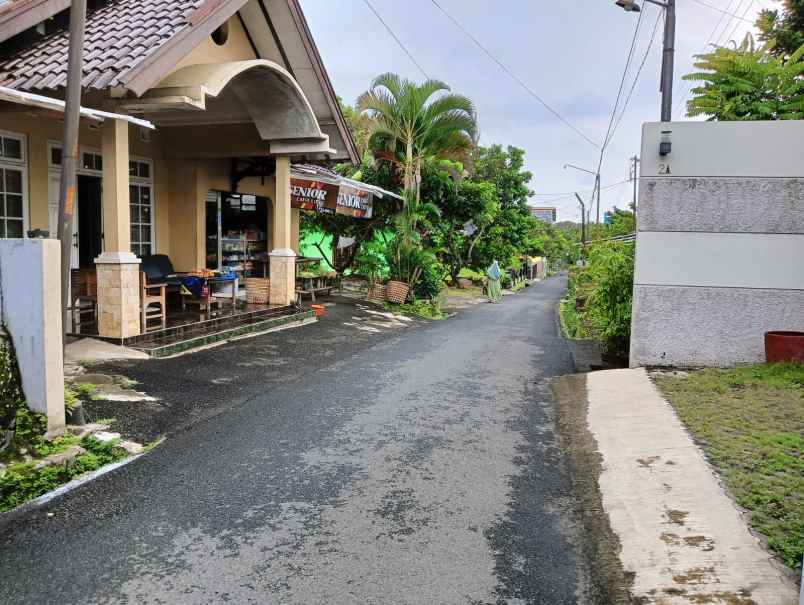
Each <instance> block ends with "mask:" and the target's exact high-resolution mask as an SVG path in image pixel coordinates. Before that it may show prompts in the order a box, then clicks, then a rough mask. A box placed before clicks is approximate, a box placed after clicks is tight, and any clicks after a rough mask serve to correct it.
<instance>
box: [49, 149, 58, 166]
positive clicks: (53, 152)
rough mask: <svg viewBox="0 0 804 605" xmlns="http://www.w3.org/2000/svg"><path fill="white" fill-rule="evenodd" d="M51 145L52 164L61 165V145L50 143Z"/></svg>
mask: <svg viewBox="0 0 804 605" xmlns="http://www.w3.org/2000/svg"><path fill="white" fill-rule="evenodd" d="M49 147H50V165H51V166H61V147H60V146H58V145H53V144H51V145H49Z"/></svg>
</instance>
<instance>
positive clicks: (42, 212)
mask: <svg viewBox="0 0 804 605" xmlns="http://www.w3.org/2000/svg"><path fill="white" fill-rule="evenodd" d="M61 129H62V123H61V120H60V119H59V118H58V117H56V116H55V115H54V114H51V113H50V112H39V111H35V110H34V111H31V112H16V111H15V112H14V113H0V130H5V131H9V132H13V133H17V134H22V135H25V136H26V139H27V143H26V153H27V171H28V182H27V187H28V219H29V220H28V227H27V228H28V229H37V228H38V229H48V180H49V174H50V171H49V169H48V141H55V142H60V140H61V136H62V131H61ZM171 132H172V129H169V128H165V129H162V130H159V129H158V130H156V131H151V132H150V140H149V141H143V140H142V139H141V137H140V132H139V129H138V128H136V127H131V128H130V130H129V142H130V153H131V156H132V157H140V158H146V159H149V160H152V167H153V196H154V229H155V243H156V248H155V250H156V251H157V252H159V253H163V254H168V255H169V256H170V257H171V259H172V261H173V264H174V267H175V268H176V270H178V271H189V270H193V269H197V268H200V267H204V266H205V265H206V262H205V260H206V259H205V256H206V222H205V221H206V205H205V199H206V194H207V191H209V190H210V189H218V190H222V191H229V190H230V189H231V184H230V180H229V171H230V162H229V160H227V159H197V160H192V159H188V160H185V159H176V158H174V157H167V153H166V146H167V144H168V141H169V139H170V138H171ZM101 138H102V137H101V130H100V129H99V128H96V127H94V126H90V124H89V123H88V122H86V121H82V124H81V130H80V133H79V145H80V146H81V147H89V148H92V149H95V150H98V151H100V150H101V143H102V140H101ZM206 144H207V145H209V140H208V139H207V141H206ZM238 191H239V192H241V193H250V194H253V195H258V196H261V197H266V198H268V199H270V200H271V202H272V203H273V200H274V198H275V181H274V179H273V178H266V179H265V182H264V183H262V182H261V179H259V178H247V179H243V180H242V181H241V182H240V184H239V188H238ZM291 221H292V223H291V230H292V235H291V241H292V242H293V248H294V250H295V251H296V252H298V212H297V211H294V212H293V213H292V216H291ZM268 222H269V224H268V225H266V226H265V229H266V232H267V234H268V235H267V237H268V249H269V250H271V249H273V241H272V232H273V229H272V228H270V225H271V224H272V223H273V206H271V207H270V208H269V209H268Z"/></svg>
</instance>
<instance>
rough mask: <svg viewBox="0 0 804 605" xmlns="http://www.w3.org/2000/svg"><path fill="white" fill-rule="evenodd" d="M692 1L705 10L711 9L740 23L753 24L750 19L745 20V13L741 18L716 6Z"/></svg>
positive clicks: (699, 0) (701, 1)
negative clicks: (734, 18) (738, 20)
mask: <svg viewBox="0 0 804 605" xmlns="http://www.w3.org/2000/svg"><path fill="white" fill-rule="evenodd" d="M692 1H693V2H695V3H697V4H700V5H701V6H705V7H706V8H711V9H712V10H715V11H717V12H719V13H723V14H724V15H728V16H730V17H736V18H737V19H740V20H742V21H746V22H748V23H751V24H753V21H751V20H750V19H746V18H745V13H743V16H742V17H741V16H739V15H737V14H735V13H730V12H728V11H725V10H723V9H722V8H718V7H717V6H714V5H713V4H709V3H708V2H704V1H703V0H692ZM746 12H748V11H746Z"/></svg>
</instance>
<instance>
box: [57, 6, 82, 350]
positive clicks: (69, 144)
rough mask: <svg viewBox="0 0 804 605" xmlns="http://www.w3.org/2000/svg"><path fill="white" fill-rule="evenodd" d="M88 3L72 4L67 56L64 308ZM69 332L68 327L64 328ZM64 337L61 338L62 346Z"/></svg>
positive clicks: (62, 224) (62, 220)
mask: <svg viewBox="0 0 804 605" xmlns="http://www.w3.org/2000/svg"><path fill="white" fill-rule="evenodd" d="M85 21H86V0H72V3H71V5H70V47H69V54H68V57H67V94H66V97H65V101H66V103H65V107H64V133H63V136H62V154H61V182H60V185H59V227H58V229H59V240H60V241H61V306H62V309H65V310H66V309H67V308H68V307H70V306H71V305H70V296H69V292H70V258H71V256H72V251H73V218H74V216H75V204H76V176H75V173H76V170H77V169H78V125H79V120H80V111H81V77H82V71H83V69H82V68H83V56H82V48H83V46H84V22H85ZM65 331H66V325H65ZM63 345H64V338H63V337H62V346H63Z"/></svg>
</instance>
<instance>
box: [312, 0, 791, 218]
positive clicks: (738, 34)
mask: <svg viewBox="0 0 804 605" xmlns="http://www.w3.org/2000/svg"><path fill="white" fill-rule="evenodd" d="M368 1H369V2H370V3H371V4H372V5H373V6H374V8H375V9H376V10H377V12H378V13H379V14H380V16H381V17H382V18H383V19H384V21H385V22H386V23H387V24H388V26H389V27H390V28H391V29H392V30H393V32H394V33H395V34H396V36H397V37H398V38H399V39H400V40H401V42H402V43H403V44H404V45H405V46H406V47H407V49H408V50H409V51H410V53H411V54H412V55H413V57H414V59H415V61H416V63H418V64H419V65H420V66H421V67H422V68H423V70H424V71H425V72H426V73H427V75H428V76H429V77H431V78H437V79H439V80H443V81H444V82H446V83H447V84H449V86H450V87H451V88H452V90H453V91H454V92H458V93H461V94H464V95H466V96H468V97H470V98H471V99H472V100H473V102H474V103H475V105H476V108H477V113H478V122H479V127H480V142H481V144H483V145H490V144H492V143H499V144H501V145H514V146H516V147H521V148H523V149H525V159H526V168H527V169H528V170H530V171H531V172H532V173H533V180H532V181H531V189H533V191H534V192H535V193H536V195H535V196H534V197H532V198H531V201H530V203H531V204H532V205H535V206H555V207H557V208H558V220H573V221H578V220H580V210H579V207H578V203H577V201H576V200H575V198H574V196H572V195H571V194H568V192H572V191H579V192H580V193H581V194H582V196H583V197H584V199H588V198H589V196H590V194H591V189H592V187H593V185H594V176H592V175H590V174H586V173H584V172H580V171H577V170H572V169H564V168H563V167H564V165H565V164H567V163H571V164H576V165H578V166H581V167H583V168H588V169H591V170H593V171H594V169H596V167H597V163H598V159H599V154H600V151H599V149H597V148H595V147H594V146H593V145H592V144H590V143H589V142H588V141H586V140H584V138H582V137H581V136H580V135H578V134H577V133H576V132H574V131H573V130H571V129H570V128H569V127H567V126H566V125H565V124H563V123H562V122H561V121H559V120H558V119H557V118H556V117H555V116H554V115H553V114H552V113H550V112H549V111H548V110H547V109H545V107H544V106H543V105H541V104H540V103H539V102H538V101H537V100H536V99H534V98H533V97H532V96H530V95H529V93H528V92H526V91H525V90H524V89H523V88H522V87H521V86H520V85H519V84H517V83H516V81H514V80H513V79H512V78H511V77H510V76H509V75H508V74H506V73H505V72H504V71H503V70H502V69H501V68H500V67H499V66H498V65H496V64H495V63H494V62H493V61H492V60H491V59H490V58H489V57H488V56H486V55H485V54H484V53H483V51H482V50H480V49H479V48H478V47H477V46H475V45H474V43H473V42H472V41H471V40H470V39H469V38H468V37H467V36H466V35H465V34H464V33H463V32H461V30H460V29H458V28H457V27H456V26H455V24H454V23H452V22H451V21H450V20H449V19H448V18H447V17H446V16H445V15H444V14H443V13H441V12H439V10H438V8H437V7H436V6H435V5H434V4H433V2H432V1H431V0H404V1H400V0H368ZM438 2H439V4H440V5H441V6H442V7H443V8H444V10H445V11H447V12H448V13H449V14H451V15H452V16H454V17H455V18H456V19H457V20H458V21H460V22H461V24H462V25H463V27H464V28H465V29H466V30H467V31H468V32H470V33H471V34H472V35H473V36H475V38H477V39H478V40H479V41H480V43H481V44H483V45H484V46H485V47H486V48H487V49H488V50H489V51H490V52H491V53H492V54H493V55H494V56H495V57H496V58H497V59H498V60H499V61H500V62H502V63H503V64H504V65H505V66H506V67H507V68H508V69H509V70H510V71H511V72H512V73H513V74H515V76H516V77H517V78H519V79H520V80H521V81H523V82H524V83H525V84H526V85H527V86H528V87H529V88H530V90H531V91H532V92H534V93H535V94H536V95H538V96H539V97H541V98H542V99H543V100H544V101H545V102H546V103H547V104H549V105H550V106H551V107H553V109H555V110H556V111H557V112H558V113H559V114H561V115H562V116H563V117H564V118H565V119H566V120H567V121H569V122H570V123H572V124H573V125H574V126H575V127H576V128H578V129H579V130H580V131H582V132H583V133H584V134H585V135H586V136H588V137H589V138H590V139H592V140H593V141H596V142H598V143H600V142H602V140H603V138H604V136H605V133H606V130H607V127H608V125H609V120H610V117H611V112H612V108H613V106H614V103H615V99H616V96H617V91H618V88H619V86H620V81H621V79H622V76H623V69H624V67H625V64H626V59H627V56H628V52H629V48H630V47H631V42H632V40H633V36H634V31H635V28H636V25H637V21H638V19H639V16H638V14H637V13H633V12H625V11H623V10H622V9H620V8H619V7H617V6H615V5H614V2H613V0H576V1H574V2H563V1H560V2H556V1H552V2H551V1H548V0H497V1H496V2H489V1H488V0H485V1H484V0H438ZM639 2H640V4H642V6H643V11H642V22H641V27H640V30H639V35H638V38H637V43H636V47H635V51H634V59H633V60H632V62H631V67H630V69H629V73H628V76H627V78H626V83H625V86H624V92H623V95H622V99H621V105H620V107H621V108H622V102H623V101H624V100H625V96H627V93H628V91H629V90H630V88H631V84H632V82H633V80H634V75H635V73H636V71H637V69H638V67H639V65H640V63H642V60H643V57H644V56H645V53H646V50H647V49H648V47H649V44H648V43H649V40H650V38H651V33H652V31H653V29H654V24H655V23H656V20H657V16H658V15H659V12H660V10H661V9H660V8H659V7H657V6H654V5H652V4H650V3H648V2H643V0H639ZM301 4H302V8H303V10H304V13H305V15H306V17H307V20H308V22H309V25H310V29H311V30H312V33H313V36H314V38H315V40H316V43H317V45H318V47H319V50H320V52H321V55H322V58H323V60H324V64H325V65H326V68H327V71H328V72H329V75H330V78H331V79H332V82H333V86H334V87H335V91H336V93H337V94H338V95H340V96H341V97H342V98H343V99H344V101H346V102H348V103H354V101H355V99H356V98H357V97H358V96H359V95H360V94H361V93H362V92H364V91H365V90H367V89H368V88H369V86H370V83H371V80H372V79H373V78H374V77H375V76H376V75H378V74H380V73H384V72H389V71H390V72H395V73H398V74H400V75H401V76H404V77H407V78H410V79H415V80H422V79H423V78H424V76H423V75H422V73H421V71H419V69H418V68H417V66H416V64H415V63H414V62H413V61H412V60H411V59H410V58H409V57H408V56H407V55H406V54H405V52H404V51H403V50H402V49H401V48H400V47H399V45H398V44H397V43H396V42H395V41H394V39H393V38H392V37H391V35H390V34H389V33H388V31H387V30H386V29H385V27H384V26H383V25H382V24H381V23H380V21H379V20H378V19H377V17H376V16H375V15H374V14H373V13H372V12H371V10H370V8H369V7H368V6H367V4H366V0H301ZM774 4H775V2H774V0H676V5H677V8H676V13H677V25H676V45H675V46H676V59H675V67H676V69H675V84H674V110H675V111H674V115H673V119H674V120H678V119H686V118H684V110H683V103H681V101H680V99H681V98H683V97H685V96H686V95H685V92H686V90H687V89H688V86H689V84H688V83H687V82H685V81H682V80H681V76H682V75H684V74H687V73H690V71H692V62H693V55H694V54H696V53H699V52H701V51H702V50H704V49H705V48H707V42H711V41H714V42H717V43H720V44H722V45H725V44H727V43H728V41H729V40H737V41H739V40H742V39H743V37H744V36H745V34H746V32H748V31H753V27H752V23H753V20H754V17H755V16H756V14H757V13H758V12H759V10H761V9H762V8H767V7H771V6H773V5H774ZM706 5H709V6H706ZM713 7H714V8H713ZM718 8H719V9H720V11H726V12H728V13H731V14H732V15H735V16H731V15H727V14H724V13H723V12H719V11H718V10H716V9H718ZM739 17H743V19H745V20H743V19H740V18H739ZM662 31H663V22H660V23H659V25H658V29H657V31H656V35H655V37H654V40H653V44H652V46H650V51H649V52H648V54H647V59H646V62H645V65H644V68H643V69H642V72H641V75H640V76H639V79H638V80H637V83H636V86H635V88H634V93H633V96H632V98H631V99H630V102H629V104H628V106H627V108H626V111H625V113H624V114H623V118H622V121H621V122H620V125H619V127H618V128H617V130H616V131H615V133H614V137H613V139H612V140H611V142H610V144H609V145H608V147H607V149H606V152H605V155H604V160H603V165H602V169H601V180H602V199H601V210H600V212H601V217H602V215H603V212H605V210H607V209H609V208H611V207H613V206H615V205H616V206H618V207H620V208H624V207H626V206H627V204H629V203H630V202H631V199H632V195H633V187H632V184H631V183H627V182H622V181H625V180H626V179H627V178H628V167H629V158H631V157H632V156H633V155H634V154H638V153H639V147H640V139H641V128H642V124H643V123H645V122H653V121H658V119H659V111H660V94H659V73H660V66H661V46H662ZM713 32H714V35H712V34H713ZM710 48H711V46H710ZM555 194H563V195H555ZM592 219H593V220H594V213H593V216H592Z"/></svg>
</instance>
